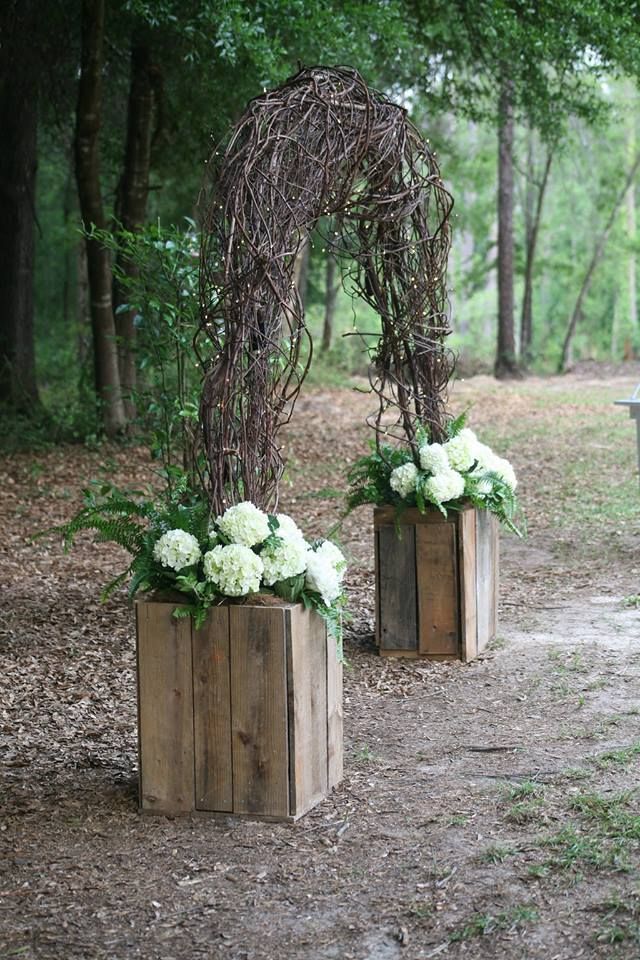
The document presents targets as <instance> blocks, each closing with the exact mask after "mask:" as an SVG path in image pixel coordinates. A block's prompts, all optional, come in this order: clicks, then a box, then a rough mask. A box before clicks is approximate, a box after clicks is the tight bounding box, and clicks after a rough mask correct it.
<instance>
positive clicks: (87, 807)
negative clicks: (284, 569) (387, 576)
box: [0, 368, 640, 960]
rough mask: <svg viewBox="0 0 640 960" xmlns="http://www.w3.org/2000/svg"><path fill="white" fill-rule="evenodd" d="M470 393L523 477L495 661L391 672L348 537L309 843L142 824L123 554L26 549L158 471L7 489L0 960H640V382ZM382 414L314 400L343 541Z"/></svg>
mask: <svg viewBox="0 0 640 960" xmlns="http://www.w3.org/2000/svg"><path fill="white" fill-rule="evenodd" d="M600 373H601V372H600V371H598V370H597V369H587V370H582V371H580V372H578V373H576V374H574V375H571V376H569V377H564V378H562V379H552V380H526V381H522V382H518V383H514V384H498V383H496V382H495V381H493V380H492V379H491V378H488V377H479V378H475V379H473V380H470V381H467V382H465V383H459V384H457V385H456V387H455V389H454V392H453V401H452V402H453V406H454V408H455V409H461V408H462V407H464V406H466V405H467V404H468V403H473V404H474V407H473V410H472V413H471V424H472V426H474V427H475V428H476V429H477V430H478V431H479V432H480V433H482V434H483V437H484V438H486V439H487V440H488V441H489V442H490V443H492V445H494V446H495V448H496V449H497V450H498V451H499V452H501V453H504V454H506V455H507V456H509V457H510V459H512V460H513V462H514V464H515V466H516V469H517V470H518V473H519V475H520V477H521V491H522V499H523V504H524V506H525V509H526V512H527V517H528V528H529V536H528V538H527V540H525V541H517V540H516V539H515V538H513V537H511V536H508V535H505V536H503V538H502V544H501V549H502V570H501V610H500V614H501V619H500V629H499V636H498V639H497V640H496V641H495V642H494V644H492V646H491V648H490V649H489V650H488V651H487V652H486V653H485V654H484V655H483V656H482V657H481V658H480V659H479V660H477V661H475V662H474V663H472V664H469V665H462V664H458V663H453V664H447V663H426V662H402V661H395V660H381V659H380V658H378V657H377V655H376V653H375V650H374V647H373V643H372V637H373V577H372V530H371V515H370V512H369V511H368V510H366V509H365V510H361V511H360V512H358V513H356V514H354V515H352V516H351V517H349V518H348V520H347V521H346V522H345V524H344V527H343V530H342V538H343V544H344V546H345V548H346V549H347V551H348V553H349V556H350V559H351V568H350V572H349V578H348V590H349V595H350V600H351V611H352V615H353V620H352V623H351V625H350V627H349V630H348V636H347V643H346V656H347V664H346V667H345V704H344V709H345V780H344V782H343V784H342V785H341V786H340V787H339V788H338V789H337V790H336V791H335V793H334V794H333V795H332V796H331V797H330V798H329V799H328V800H327V801H325V802H324V803H322V804H321V805H320V806H318V807H317V808H315V809H314V810H313V811H312V812H311V813H309V814H308V815H307V816H305V817H304V818H303V819H302V820H300V821H299V822H298V823H296V824H292V825H290V824H273V823H262V822H252V821H248V820H239V819H236V818H233V817H226V818H221V819H210V818H207V819H196V818H185V819H173V820H171V819H167V818H164V817H143V816H141V815H140V814H139V813H138V810H137V755H136V750H137V741H136V704H135V675H134V653H135V636H134V628H133V617H132V611H131V608H130V606H129V605H128V604H127V602H126V598H125V596H124V594H119V595H118V596H116V597H115V598H113V599H112V600H111V601H109V603H107V604H106V605H101V604H100V603H99V599H98V595H99V587H100V586H101V585H102V584H103V583H105V582H106V581H107V580H108V579H110V578H111V577H112V576H113V575H114V574H115V573H116V572H117V570H118V569H119V565H120V564H121V562H122V559H123V557H122V556H121V555H120V553H119V551H118V550H117V549H116V548H114V547H112V546H106V545H103V544H95V543H93V541H92V540H91V538H90V537H81V538H79V541H78V545H77V547H76V548H75V549H74V551H73V552H72V553H71V554H70V555H68V556H65V555H64V554H63V553H62V550H61V547H60V545H59V543H58V542H57V541H56V540H44V541H42V540H41V541H37V542H35V543H34V542H32V540H31V539H30V537H31V535H32V534H33V533H34V532H36V531H38V530H40V529H42V528H44V527H46V526H49V525H51V524H52V523H55V522H57V521H60V520H62V519H64V518H66V517H68V516H70V515H71V513H72V512H73V510H74V508H75V507H76V506H77V503H78V498H79V491H80V489H81V487H82V486H83V485H84V484H85V483H86V481H87V480H88V479H89V478H91V477H105V478H107V479H109V480H110V481H115V482H118V483H129V484H135V485H140V484H142V483H144V482H146V481H148V480H150V479H152V478H153V473H152V467H151V465H150V464H149V463H148V461H147V458H146V454H145V452H144V451H143V450H136V449H131V448H129V449H122V448H114V447H108V446H104V447H100V448H98V449H96V450H93V451H89V450H85V449H83V448H79V447H73V448H72V447H67V448H64V449H55V450H51V451H48V452H44V453H37V454H33V455H29V454H20V455H14V456H12V457H10V458H9V459H8V460H7V461H6V462H5V464H4V469H3V471H2V482H1V483H0V515H1V517H2V526H3V534H4V536H3V538H2V544H1V547H0V549H1V554H0V555H1V565H2V577H1V586H2V590H3V598H2V605H1V606H0V656H1V658H2V660H1V662H2V672H1V674H0V687H1V691H0V849H2V854H3V859H2V866H1V870H2V873H1V875H0V958H4V957H21V958H22V957H23V958H29V960H30V958H51V960H60V958H65V960H66V958H110V960H113V958H118V960H119V958H122V960H129V958H135V957H140V958H144V960H147V958H149V960H151V958H158V960H169V958H175V960H178V958H180V960H187V958H200V957H202V958H213V957H228V958H230V960H231V958H233V960H236V958H237V960H241V958H246V960H261V958H271V957H274V958H275V957H284V956H286V957H291V958H305V960H306V958H308V960H325V958H327V960H328V958H354V960H387V958H396V957H398V958H400V957H404V958H407V960H413V958H416V960H417V958H427V957H440V956H443V957H452V958H454V957H455V958H457V957H462V956H469V957H472V956H473V957H479V958H484V957H487V958H488V957H495V958H502V957H504V958H515V957H517V958H543V957H544V958H548V960H551V958H555V960H575V958H578V957H589V958H591V957H595V958H599V957H603V958H604V957H607V958H609V957H621V958H622V957H624V958H637V957H638V956H640V880H639V877H638V865H639V863H640V859H639V844H640V803H639V799H638V793H637V787H638V770H639V760H638V758H639V757H640V703H639V701H638V687H639V678H640V606H638V604H640V599H639V598H638V595H639V594H640V551H639V544H640V537H639V533H640V495H639V490H638V478H637V467H636V464H635V449H634V438H633V425H632V424H631V423H630V422H629V421H628V419H627V415H626V413H625V411H622V410H621V409H619V408H615V407H614V406H613V405H612V400H613V399H615V398H616V397H618V396H625V395H628V394H629V392H630V390H631V388H632V386H634V385H635V382H637V381H638V380H640V369H638V368H633V369H631V368H628V369H625V370H623V371H608V372H607V373H608V374H609V375H608V376H607V378H606V379H604V380H603V378H602V377H601V375H600ZM370 406H371V399H370V398H368V397H366V396H363V395H362V394H358V393H352V392H350V391H336V390H326V391H320V390H317V389H316V390H307V391H306V392H305V393H304V394H303V396H302V397H301V399H300V402H299V407H298V410H297V415H296V417H295V418H294V421H293V424H292V425H291V426H290V428H289V430H288V435H287V444H288V447H289V469H288V472H287V477H286V482H285V484H284V487H283V502H282V504H281V506H282V508H283V509H284V510H286V511H287V512H290V513H292V514H293V515H294V516H295V517H296V518H297V520H298V521H299V523H300V524H301V525H302V526H303V527H304V528H305V529H307V530H308V531H309V533H310V534H317V535H319V534H323V533H326V532H327V531H328V530H329V529H330V527H331V526H332V525H333V524H334V523H335V521H336V519H337V517H338V515H339V512H340V509H341V503H340V500H339V499H338V496H339V494H340V493H341V492H342V491H343V489H344V479H343V478H344V471H345V469H346V465H347V464H348V463H349V462H351V461H352V460H353V459H355V458H356V457H357V456H359V455H361V454H362V453H363V452H365V450H366V440H367V431H366V429H365V428H364V427H363V419H364V414H365V413H366V412H368V410H369V409H370Z"/></svg>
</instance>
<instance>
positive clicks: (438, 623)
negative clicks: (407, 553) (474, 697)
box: [415, 519, 460, 657]
mask: <svg viewBox="0 0 640 960" xmlns="http://www.w3.org/2000/svg"><path fill="white" fill-rule="evenodd" d="M415 538H416V545H415V550H416V569H417V572H418V624H419V638H418V650H419V652H420V653H421V654H422V655H425V656H431V655H441V656H442V655H448V656H451V657H459V656H460V642H459V636H460V610H459V602H458V564H457V543H456V525H455V522H454V521H449V522H446V521H444V519H443V520H442V522H441V523H429V524H419V525H418V526H416V528H415Z"/></svg>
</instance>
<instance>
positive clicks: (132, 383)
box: [114, 37, 157, 420]
mask: <svg viewBox="0 0 640 960" xmlns="http://www.w3.org/2000/svg"><path fill="white" fill-rule="evenodd" d="M156 74H157V68H155V67H154V66H153V65H152V63H151V53H150V49H149V46H148V44H147V43H146V42H145V40H144V39H142V38H136V37H134V38H133V40H132V44H131V81H130V87H129V106H128V112H127V140H126V146H125V156H124V167H123V172H122V177H121V179H120V184H119V186H118V198H117V205H116V217H117V219H118V220H119V222H120V223H121V225H122V226H123V228H124V229H125V230H128V231H131V232H135V231H136V230H139V229H140V227H141V226H142V225H143V224H144V222H145V219H146V214H147V200H148V196H149V170H150V167H151V141H152V133H153V123H154V120H153V118H154V105H155V91H156V82H155V76H156ZM118 267H119V269H120V270H121V271H122V273H124V275H125V276H128V277H134V276H136V274H137V272H138V270H137V267H136V266H135V264H133V263H132V262H131V261H130V260H126V259H124V258H121V257H120V258H118ZM128 298H129V295H128V293H127V291H126V289H124V288H123V287H122V286H121V285H120V284H119V283H118V282H117V280H116V282H115V285H114V308H115V311H116V313H115V322H116V332H117V335H118V359H119V369H120V382H121V387H122V394H123V401H124V407H125V414H126V416H127V419H128V420H130V419H132V418H133V417H134V416H135V403H134V392H135V388H136V361H135V326H134V322H133V320H134V311H133V310H119V309H118V308H119V307H121V306H122V305H123V304H125V303H127V301H128Z"/></svg>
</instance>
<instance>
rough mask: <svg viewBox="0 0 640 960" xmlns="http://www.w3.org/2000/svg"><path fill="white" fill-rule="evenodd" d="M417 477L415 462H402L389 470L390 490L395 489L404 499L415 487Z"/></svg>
mask: <svg viewBox="0 0 640 960" xmlns="http://www.w3.org/2000/svg"><path fill="white" fill-rule="evenodd" d="M417 478H418V468H417V467H416V465H415V463H412V462H411V461H410V462H409V463H403V464H402V465H401V466H400V467H396V468H395V470H392V471H391V476H390V478H389V484H390V486H391V489H392V490H395V492H396V493H398V494H399V495H400V496H401V497H402V498H403V499H406V498H407V497H408V496H409V494H410V493H413V491H414V490H415V488H416V480H417Z"/></svg>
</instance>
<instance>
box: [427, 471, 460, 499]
mask: <svg viewBox="0 0 640 960" xmlns="http://www.w3.org/2000/svg"><path fill="white" fill-rule="evenodd" d="M425 491H426V493H427V496H428V497H429V498H430V499H431V500H433V501H434V502H435V503H446V502H447V501H448V500H457V499H458V497H461V496H462V494H463V493H464V477H463V476H462V474H460V473H458V471H457V470H442V471H441V472H440V473H436V474H435V475H434V476H433V477H429V479H428V480H427V482H426V483H425Z"/></svg>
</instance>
